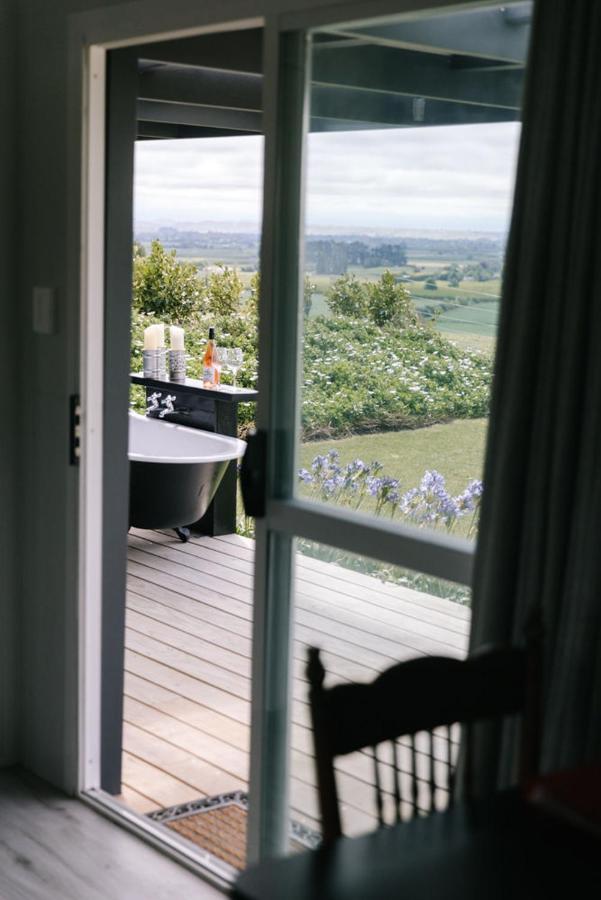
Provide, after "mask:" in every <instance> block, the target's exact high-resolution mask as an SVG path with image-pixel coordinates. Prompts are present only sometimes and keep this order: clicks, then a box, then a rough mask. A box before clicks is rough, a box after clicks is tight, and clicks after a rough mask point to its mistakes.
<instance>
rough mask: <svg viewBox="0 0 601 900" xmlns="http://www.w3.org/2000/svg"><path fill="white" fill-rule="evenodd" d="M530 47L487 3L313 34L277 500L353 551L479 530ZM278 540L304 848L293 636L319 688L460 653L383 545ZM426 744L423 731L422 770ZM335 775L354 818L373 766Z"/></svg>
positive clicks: (305, 752)
mask: <svg viewBox="0 0 601 900" xmlns="http://www.w3.org/2000/svg"><path fill="white" fill-rule="evenodd" d="M527 37H528V29H527V25H525V26H524V27H521V28H519V29H518V30H517V31H516V28H515V27H514V24H513V22H512V20H511V19H510V17H509V16H508V15H507V14H506V13H505V12H504V11H502V10H498V9H497V10H491V8H490V7H484V6H483V7H480V8H479V7H476V8H473V9H471V10H470V11H469V12H460V13H459V12H455V13H449V12H444V13H438V14H435V15H432V14H428V16H427V17H424V18H423V19H419V18H413V19H412V20H411V21H410V22H409V21H408V20H407V19H406V18H404V19H403V18H398V19H396V20H395V19H389V20H387V21H386V22H382V23H374V22H370V23H356V24H353V25H348V24H347V25H345V26H340V27H328V28H326V29H320V30H316V31H315V32H313V34H312V36H311V46H310V51H309V52H310V65H309V70H310V72H311V75H310V87H309V92H310V102H309V107H310V109H309V113H310V114H309V118H308V134H307V135H306V140H307V158H306V181H305V229H304V240H303V242H304V272H303V275H304V282H303V289H302V291H301V296H300V301H299V302H300V304H301V307H302V316H301V318H302V321H303V340H302V371H301V391H300V393H301V399H300V431H299V435H298V440H297V479H296V485H295V491H296V497H297V498H298V499H299V500H307V501H309V502H310V503H311V504H318V503H319V504H327V505H328V506H331V505H335V506H337V507H339V508H343V509H344V510H346V511H347V512H348V513H350V514H351V515H353V514H355V513H367V515H368V518H367V519H363V522H364V529H365V536H366V547H372V548H373V541H372V542H371V543H369V540H368V539H369V532H370V529H371V526H370V520H371V522H372V523H373V524H374V525H375V523H376V519H379V520H380V521H383V520H388V521H392V522H393V523H398V524H399V525H404V526H409V528H410V529H422V533H424V532H425V534H426V535H427V534H428V533H432V532H433V531H438V532H443V533H445V534H450V535H453V536H456V537H460V538H468V539H469V540H474V539H475V538H476V535H477V526H478V509H479V504H480V497H481V495H482V490H483V484H482V469H483V461H484V449H485V442H486V433H487V424H488V411H489V402H490V386H491V381H492V373H493V364H494V352H495V342H496V331H497V322H498V316H499V306H500V297H501V282H502V275H503V262H504V253H505V244H506V238H507V232H508V228H509V219H510V215H511V208H512V197H513V188H514V172H515V165H516V157H517V149H518V143H519V138H520V125H519V118H520V102H521V92H522V83H523V77H524V70H525V56H526V50H527ZM323 513H324V515H325V514H326V513H327V510H326V508H323ZM428 540H430V539H429V538H428ZM296 546H297V556H296V579H295V591H294V603H295V607H294V626H293V651H292V655H293V685H292V694H293V702H292V710H291V747H292V750H291V781H290V804H291V813H290V815H291V822H292V826H291V844H290V846H291V848H292V849H298V848H300V847H301V846H303V845H305V846H307V845H311V844H312V843H313V844H314V843H315V842H317V841H318V840H319V812H318V806H317V795H316V789H315V766H314V758H313V744H312V735H311V731H310V722H309V707H308V683H307V680H306V675H305V667H306V663H307V648H308V647H309V646H314V647H320V648H322V650H323V654H322V658H323V662H324V664H325V667H326V671H327V673H328V674H327V679H328V681H327V683H328V684H334V683H344V682H349V681H361V682H365V681H371V680H372V679H373V678H375V677H376V675H377V674H379V673H380V672H382V671H383V670H385V669H386V668H388V667H390V666H392V665H394V664H395V663H396V662H399V661H401V660H405V659H409V658H412V657H418V656H423V655H444V656H452V657H457V658H461V657H463V656H464V655H465V653H466V652H467V646H468V636H469V627H470V602H471V594H470V589H469V587H468V586H467V585H464V584H456V583H451V582H448V581H446V582H445V581H441V580H440V579H436V578H433V577H431V576H429V575H426V574H424V573H423V572H416V571H412V570H411V569H409V568H407V567H406V566H403V551H402V548H401V545H400V544H399V554H398V564H396V565H394V564H391V562H390V560H389V561H388V562H381V561H380V560H378V559H375V558H372V556H371V553H370V551H369V550H367V549H366V552H365V554H363V555H357V554H353V553H349V552H348V550H347V549H345V547H344V540H343V539H342V538H341V537H340V536H339V535H337V533H336V530H335V528H332V539H331V544H330V543H328V544H325V543H323V542H322V543H320V542H317V541H314V540H307V539H306V537H303V538H302V539H301V538H299V539H298V540H297V544H296ZM372 552H373V553H374V555H377V551H376V550H373V551H372ZM399 702H402V698H399ZM457 746H458V743H457V737H456V736H455V738H454V744H453V753H456V750H457ZM423 749H424V748H421V746H420V743H419V739H418V746H417V773H418V791H419V795H420V797H421V795H422V794H423V792H424V791H425V790H426V788H427V786H428V785H427V778H428V776H426V775H423V772H425V762H426V757H425V756H424V758H423V759H422V750H423ZM439 749H440V753H439ZM408 753H409V750H408V749H407V748H405V749H404V748H403V746H401V748H400V754H401V756H400V765H401V770H402V771H404V772H405V773H406V779H407V782H408V781H409V774H408V773H409V771H410V767H409V762H410V761H409V760H408V759H405V756H404V754H408ZM445 753H446V747H445V748H443V747H442V745H441V747H440V748H437V746H436V741H435V747H434V757H435V760H436V763H435V766H438V765H439V764H440V765H441V766H442V765H443V764H445V762H446V756H445V755H441V754H445ZM383 761H384V763H385V766H384V769H385V772H386V764H387V763H389V762H390V760H388V761H387V760H386V759H384V760H383ZM404 777H405V776H404ZM337 781H338V791H339V798H340V803H341V810H342V819H343V827H344V828H345V829H346V831H347V832H348V833H351V834H353V833H359V832H362V831H366V830H370V829H371V828H373V827H374V826H375V825H376V823H377V820H376V809H375V792H374V784H373V759H372V758H371V757H370V756H369V754H366V753H362V752H361V753H356V754H353V755H351V756H348V757H344V758H343V759H340V760H338V767H337ZM391 784H392V781H391ZM383 788H384V793H385V806H386V804H388V805H389V806H391V808H392V806H393V805H394V797H393V793H392V787H391V786H387V785H386V784H384V785H383ZM408 790H409V789H408ZM420 802H421V800H418V803H420ZM445 803H446V795H445V792H444V791H440V792H438V794H437V797H436V804H437V805H438V806H440V807H441V808H442V807H444V805H445ZM423 805H424V806H425V805H426V800H424V804H423ZM385 814H386V810H385Z"/></svg>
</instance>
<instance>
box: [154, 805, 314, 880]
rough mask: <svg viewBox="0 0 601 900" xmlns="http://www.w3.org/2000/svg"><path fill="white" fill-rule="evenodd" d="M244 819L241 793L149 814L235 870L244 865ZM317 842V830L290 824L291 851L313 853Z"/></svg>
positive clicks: (244, 807)
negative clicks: (308, 851)
mask: <svg viewBox="0 0 601 900" xmlns="http://www.w3.org/2000/svg"><path fill="white" fill-rule="evenodd" d="M247 816H248V795H247V794H246V793H245V792H244V791H232V792H231V793H229V794H217V796H215V797H204V798H203V799H202V800H192V801H191V802H190V803H182V804H180V805H179V806H169V807H167V809H158V810H156V811H155V812H151V813H148V818H149V819H152V820H153V821H154V822H161V823H162V824H163V825H166V826H167V827H168V828H172V829H173V830H174V831H177V832H178V834H181V835H182V837H185V838H187V839H188V840H189V841H192V843H193V844H197V845H198V846H199V847H202V849H203V850H206V851H208V852H209V853H211V854H212V855H213V856H216V857H217V858H218V859H221V860H223V861H224V862H226V863H228V864H229V865H230V866H233V867H234V868H235V869H243V868H244V867H245V865H246V822H247ZM320 842H321V835H320V834H319V833H318V832H317V831H313V829H311V828H307V827H306V826H305V825H301V824H300V823H299V822H294V821H293V822H292V823H291V826H290V847H291V849H293V850H307V849H309V850H313V849H314V848H315V847H318V846H319V844H320Z"/></svg>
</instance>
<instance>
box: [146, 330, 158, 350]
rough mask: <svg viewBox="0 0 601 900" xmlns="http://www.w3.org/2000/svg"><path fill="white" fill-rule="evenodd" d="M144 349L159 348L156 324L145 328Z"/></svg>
mask: <svg viewBox="0 0 601 900" xmlns="http://www.w3.org/2000/svg"><path fill="white" fill-rule="evenodd" d="M144 349H145V350H156V349H157V333H156V330H155V327H154V325H149V326H148V328H145V329H144Z"/></svg>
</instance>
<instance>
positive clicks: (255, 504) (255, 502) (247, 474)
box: [240, 431, 267, 519]
mask: <svg viewBox="0 0 601 900" xmlns="http://www.w3.org/2000/svg"><path fill="white" fill-rule="evenodd" d="M266 451H267V434H266V432H264V431H254V432H251V433H250V434H249V435H248V437H247V440H246V452H245V454H244V456H243V457H242V465H241V467H240V490H241V492H242V500H243V502H244V511H245V513H246V515H247V516H252V517H253V518H255V519H262V518H263V517H264V516H265V488H266V483H265V481H266V480H265V473H266V460H265V457H266Z"/></svg>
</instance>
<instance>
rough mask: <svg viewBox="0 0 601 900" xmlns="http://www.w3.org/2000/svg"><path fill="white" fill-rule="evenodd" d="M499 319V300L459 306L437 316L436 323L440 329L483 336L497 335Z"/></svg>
mask: <svg viewBox="0 0 601 900" xmlns="http://www.w3.org/2000/svg"><path fill="white" fill-rule="evenodd" d="M498 319H499V301H498V300H491V301H490V302H488V303H477V304H474V305H473V306H457V307H455V308H454V309H449V310H447V311H446V312H444V313H442V314H441V315H440V316H438V317H437V321H436V325H437V327H438V328H439V329H440V331H445V332H448V331H453V332H459V333H463V334H477V335H481V336H483V337H491V338H493V337H495V335H496V333H497V323H498Z"/></svg>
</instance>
